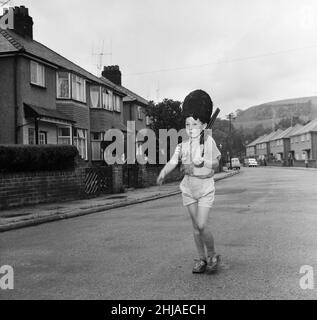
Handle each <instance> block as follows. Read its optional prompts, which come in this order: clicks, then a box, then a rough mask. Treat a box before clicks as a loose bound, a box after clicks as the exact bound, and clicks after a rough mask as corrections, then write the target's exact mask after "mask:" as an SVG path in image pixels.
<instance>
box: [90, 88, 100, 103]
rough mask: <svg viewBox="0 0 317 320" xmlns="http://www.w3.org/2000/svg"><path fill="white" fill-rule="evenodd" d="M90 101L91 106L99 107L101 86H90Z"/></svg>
mask: <svg viewBox="0 0 317 320" xmlns="http://www.w3.org/2000/svg"><path fill="white" fill-rule="evenodd" d="M90 102H91V107H92V108H101V87H99V86H94V87H90Z"/></svg>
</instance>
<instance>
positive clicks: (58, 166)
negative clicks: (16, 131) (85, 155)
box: [0, 145, 78, 173]
mask: <svg viewBox="0 0 317 320" xmlns="http://www.w3.org/2000/svg"><path fill="white" fill-rule="evenodd" d="M77 155H78V150H77V148H76V147H75V146H68V145H0V172H1V173H6V172H21V171H25V172H29V171H54V170H71V169H74V166H75V158H76V156H77Z"/></svg>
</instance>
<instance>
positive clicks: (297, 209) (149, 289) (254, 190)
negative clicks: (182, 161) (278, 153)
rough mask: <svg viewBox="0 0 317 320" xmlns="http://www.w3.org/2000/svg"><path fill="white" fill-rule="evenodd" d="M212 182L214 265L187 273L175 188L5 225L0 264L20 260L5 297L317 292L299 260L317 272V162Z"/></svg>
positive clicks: (187, 247)
mask: <svg viewBox="0 0 317 320" xmlns="http://www.w3.org/2000/svg"><path fill="white" fill-rule="evenodd" d="M216 189H217V193H216V202H215V206H214V208H213V212H212V214H211V217H210V225H211V228H212V231H213V232H214V236H215V241H216V250H217V252H218V253H220V254H221V255H222V265H221V268H220V270H219V272H218V274H216V275H206V274H203V275H193V274H192V273H191V269H192V265H193V259H194V258H196V251H195V247H194V242H193V236H192V230H191V228H192V227H191V222H190V218H189V216H188V214H187V212H186V210H185V209H184V208H183V207H182V206H181V198H180V196H173V197H169V198H164V199H160V200H155V201H152V202H147V203H143V204H139V205H135V206H130V207H126V208H121V209H114V210H111V211H105V212H103V213H96V214H92V215H88V216H83V217H78V218H74V219H70V220H63V221H58V222H53V223H49V224H44V225H40V226H36V227H31V228H26V229H20V230H15V231H10V232H7V233H2V234H0V246H1V247H0V250H1V251H0V254H1V255H0V266H1V265H11V266H13V268H14V290H10V291H8V290H6V291H4V290H0V299H208V300H209V299H316V298H317V287H315V289H314V290H303V289H301V287H300V278H301V277H302V276H303V275H301V274H300V268H301V266H303V265H310V266H312V267H313V268H314V271H315V279H314V280H315V283H316V282H317V170H316V171H305V170H294V169H283V168H242V172H241V174H240V175H237V176H234V177H231V178H229V179H226V180H222V181H219V182H217V183H216ZM0 276H1V275H0Z"/></svg>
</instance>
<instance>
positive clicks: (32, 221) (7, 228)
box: [0, 171, 240, 233]
mask: <svg viewBox="0 0 317 320" xmlns="http://www.w3.org/2000/svg"><path fill="white" fill-rule="evenodd" d="M239 173H240V171H234V172H230V173H229V174H227V175H225V176H223V177H219V178H217V177H216V178H215V182H216V181H220V180H223V179H226V178H230V177H232V176H234V175H236V174H239ZM180 193H181V191H180V190H177V191H172V192H169V193H166V194H164V193H163V194H160V193H157V194H155V195H152V196H149V197H145V198H140V199H135V200H127V201H125V202H121V203H114V204H107V205H100V206H98V207H93V208H91V209H83V210H80V211H76V212H70V213H57V214H52V215H50V216H46V217H40V218H34V219H29V220H25V221H18V222H13V223H10V224H5V225H2V226H0V233H1V232H6V231H10V230H15V229H22V228H26V227H31V226H37V225H40V224H44V223H48V222H54V221H58V220H65V219H70V218H75V217H80V216H85V215H88V214H92V213H97V212H102V211H107V210H111V209H116V208H123V207H127V206H131V205H135V204H138V203H143V202H148V201H151V200H156V199H161V198H167V197H172V196H175V195H177V194H180Z"/></svg>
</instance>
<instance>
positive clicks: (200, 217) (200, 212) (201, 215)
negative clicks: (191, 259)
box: [195, 207, 215, 257]
mask: <svg viewBox="0 0 317 320" xmlns="http://www.w3.org/2000/svg"><path fill="white" fill-rule="evenodd" d="M210 210H211V209H210V208H205V207H198V208H197V216H196V219H195V220H196V221H195V222H196V225H197V228H198V230H199V232H200V237H201V239H202V240H203V242H204V244H205V245H206V247H207V255H208V256H209V257H213V256H214V255H215V244H214V237H213V235H212V233H211V231H210V230H209V228H208V217H209V213H210Z"/></svg>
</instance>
